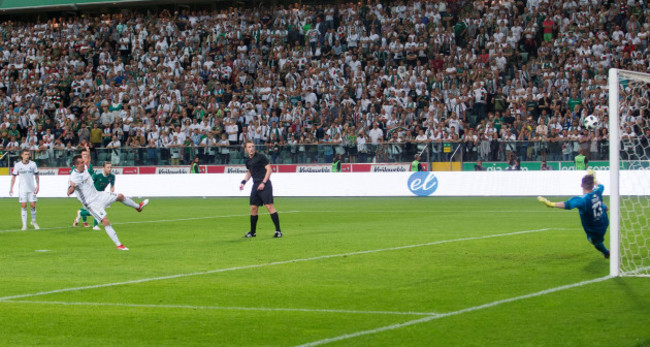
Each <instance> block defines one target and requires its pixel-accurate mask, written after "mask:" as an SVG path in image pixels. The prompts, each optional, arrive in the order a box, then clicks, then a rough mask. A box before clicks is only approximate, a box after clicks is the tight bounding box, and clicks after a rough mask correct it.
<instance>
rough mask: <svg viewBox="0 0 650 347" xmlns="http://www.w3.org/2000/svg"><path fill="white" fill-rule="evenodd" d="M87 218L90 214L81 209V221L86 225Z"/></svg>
mask: <svg viewBox="0 0 650 347" xmlns="http://www.w3.org/2000/svg"><path fill="white" fill-rule="evenodd" d="M88 216H90V212H88V211H86V210H85V209H81V219H82V220H83V221H84V223H86V221H87V220H88V219H87V218H88Z"/></svg>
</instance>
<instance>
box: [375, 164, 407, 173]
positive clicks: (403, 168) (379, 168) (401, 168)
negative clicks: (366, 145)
mask: <svg viewBox="0 0 650 347" xmlns="http://www.w3.org/2000/svg"><path fill="white" fill-rule="evenodd" d="M370 171H371V172H408V171H409V167H408V165H373V166H372V169H371V170H370Z"/></svg>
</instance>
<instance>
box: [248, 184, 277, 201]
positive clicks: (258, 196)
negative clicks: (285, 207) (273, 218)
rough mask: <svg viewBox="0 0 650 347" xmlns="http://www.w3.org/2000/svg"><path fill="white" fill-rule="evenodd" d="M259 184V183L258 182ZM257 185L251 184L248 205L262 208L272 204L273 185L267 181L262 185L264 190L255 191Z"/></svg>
mask: <svg viewBox="0 0 650 347" xmlns="http://www.w3.org/2000/svg"><path fill="white" fill-rule="evenodd" d="M260 183H261V182H260ZM258 186H259V183H255V184H253V189H252V190H251V197H250V204H251V206H262V205H268V204H272V203H273V185H272V184H271V181H268V182H267V183H266V184H265V185H264V189H262V190H257V187H258Z"/></svg>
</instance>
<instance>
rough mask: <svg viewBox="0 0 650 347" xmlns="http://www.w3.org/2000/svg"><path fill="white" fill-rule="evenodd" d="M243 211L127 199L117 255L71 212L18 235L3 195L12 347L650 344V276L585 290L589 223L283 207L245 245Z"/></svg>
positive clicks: (391, 205)
mask: <svg viewBox="0 0 650 347" xmlns="http://www.w3.org/2000/svg"><path fill="white" fill-rule="evenodd" d="M247 205H248V201H247V199H234V198H233V199H189V198H187V199H152V203H151V205H150V206H149V207H147V209H145V211H144V212H143V213H141V214H139V213H137V212H135V211H133V210H132V209H130V208H127V207H125V206H123V205H121V204H119V203H116V204H114V205H113V207H111V208H110V209H109V210H108V216H109V218H110V219H111V221H112V222H113V223H114V226H115V230H116V231H117V233H118V236H119V237H120V239H121V241H122V242H123V243H124V244H125V245H126V246H128V247H129V248H130V249H131V250H130V251H128V252H119V251H117V250H115V247H114V246H113V244H112V243H111V241H110V240H109V238H108V237H107V236H106V234H105V233H104V232H103V231H93V230H90V229H87V228H82V227H78V228H72V227H68V225H70V223H71V222H72V219H73V218H74V216H75V210H76V209H77V208H78V206H79V204H78V202H77V201H76V200H73V199H41V200H40V201H39V202H38V221H39V224H40V226H41V228H42V230H40V231H34V230H29V231H10V230H16V229H19V228H20V215H19V211H20V210H19V207H18V203H17V202H16V199H1V200H0V211H2V212H1V213H0V220H1V221H2V224H1V226H0V345H10V346H23V345H25V346H26V345H29V346H33V345H70V346H98V345H99V346H106V345H135V346H161V345H166V346H179V345H208V346H294V345H300V344H307V343H311V342H316V341H329V340H328V339H334V340H333V341H331V342H330V343H328V345H333V346H339V345H349V346H426V345H436V346H486V345H489V346H491V345H504V346H522V345H524V346H528V345H530V346H554V345H558V346H647V345H650V329H649V328H648V327H650V279H648V278H616V279H606V280H603V281H597V282H594V283H588V284H581V285H576V284H579V283H581V282H584V281H590V280H595V279H601V278H603V277H605V276H607V275H608V273H609V262H608V261H607V260H606V259H604V258H603V257H602V256H601V255H600V253H598V252H597V251H596V250H595V249H593V247H592V246H591V245H590V244H589V243H588V242H587V240H586V238H585V235H584V232H583V231H582V229H581V227H580V221H579V218H578V216H577V212H576V211H570V212H567V211H561V210H556V209H553V210H551V209H547V208H544V207H543V206H541V205H539V203H537V202H536V201H535V199H534V198H373V199H362V198H347V199H334V198H278V199H277V201H276V207H277V209H278V211H279V213H280V219H281V222H282V228H283V231H284V234H285V237H284V238H282V239H273V238H272V235H273V232H274V228H273V224H272V222H271V220H270V218H269V217H268V215H266V214H264V215H261V217H260V221H259V223H258V233H257V235H258V236H257V238H254V239H243V238H241V236H242V235H243V234H244V233H245V232H246V231H248V228H249V221H248V220H249V219H248V206H247ZM182 219H186V220H182ZM148 221H149V223H147V222H148ZM151 221H157V222H151ZM517 232H522V233H517ZM173 275H179V276H173ZM160 277H165V278H164V279H161V278H160ZM138 280H142V281H138ZM124 282H130V283H124ZM103 284H107V285H106V286H99V285H103ZM567 285H575V286H573V287H571V288H566V289H563V290H557V291H552V292H548V293H545V294H541V293H540V295H537V296H529V297H528V296H527V295H529V294H533V293H539V292H542V291H546V290H553V289H557V288H558V287H561V286H567ZM88 287H91V288H88ZM73 288H78V289H73ZM50 291H54V292H52V293H47V292H50ZM13 296H19V297H17V298H13V299H7V298H8V297H13ZM491 303H494V305H489V304H491ZM482 305H487V306H482ZM417 320H422V321H417ZM402 323H406V324H404V325H403V326H400V325H399V324H402ZM386 327H388V329H385V328H386ZM362 332H367V333H365V334H364V333H362ZM348 334H350V335H353V336H350V337H349V338H344V339H340V340H339V339H337V338H338V337H341V336H345V335H348Z"/></svg>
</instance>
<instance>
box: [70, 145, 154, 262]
mask: <svg viewBox="0 0 650 347" xmlns="http://www.w3.org/2000/svg"><path fill="white" fill-rule="evenodd" d="M72 162H73V163H74V167H75V168H74V170H73V171H72V173H71V174H70V185H69V186H68V196H70V195H72V193H76V194H77V199H79V201H80V202H81V204H82V205H83V207H84V208H85V209H86V210H87V211H88V212H90V215H91V216H93V218H95V219H96V220H98V221H101V223H102V224H103V225H104V229H105V231H106V234H107V235H108V237H110V238H111V240H112V241H113V243H115V246H117V249H118V250H120V251H128V250H129V249H128V248H126V247H125V246H124V245H123V244H122V243H121V242H120V240H119V239H118V238H117V234H116V233H115V230H114V229H113V226H112V225H111V222H110V221H109V220H108V218H106V207H108V206H110V205H111V204H112V203H113V202H115V201H116V200H117V201H119V202H121V203H123V204H124V205H126V206H129V207H133V208H134V209H135V210H137V211H138V212H142V209H143V208H144V207H145V206H147V204H149V199H145V200H143V201H142V202H141V203H140V204H139V205H138V204H136V203H135V202H134V201H133V200H131V199H130V198H127V197H125V196H124V195H122V194H115V193H113V192H111V193H109V192H103V191H102V192H98V191H97V189H95V185H94V182H93V178H92V176H91V175H90V173H89V172H88V170H87V169H86V165H85V163H84V161H83V159H82V158H81V156H80V155H75V156H74V158H72Z"/></svg>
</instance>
